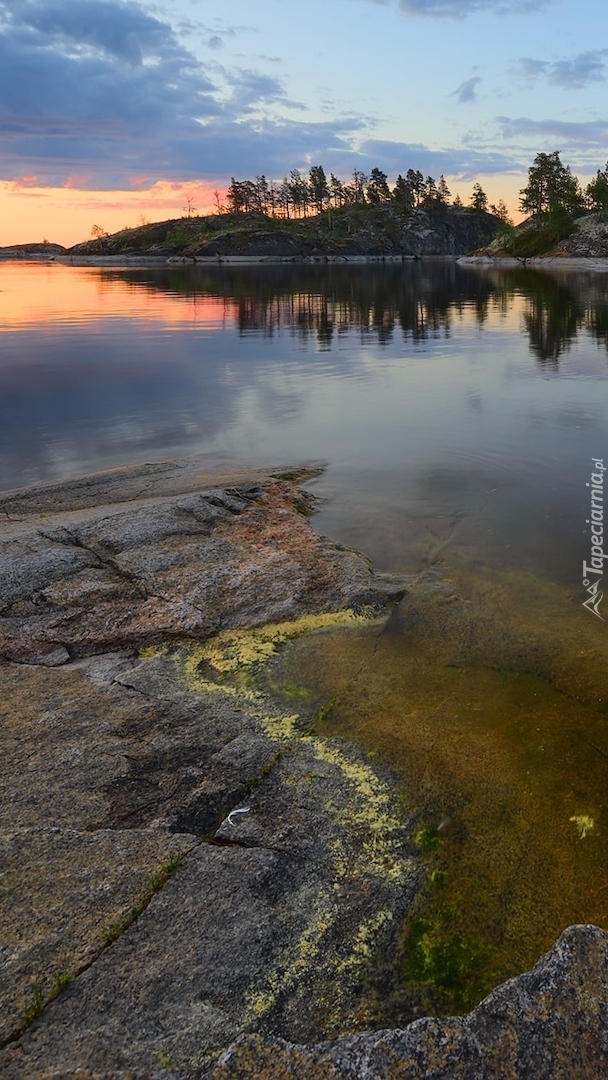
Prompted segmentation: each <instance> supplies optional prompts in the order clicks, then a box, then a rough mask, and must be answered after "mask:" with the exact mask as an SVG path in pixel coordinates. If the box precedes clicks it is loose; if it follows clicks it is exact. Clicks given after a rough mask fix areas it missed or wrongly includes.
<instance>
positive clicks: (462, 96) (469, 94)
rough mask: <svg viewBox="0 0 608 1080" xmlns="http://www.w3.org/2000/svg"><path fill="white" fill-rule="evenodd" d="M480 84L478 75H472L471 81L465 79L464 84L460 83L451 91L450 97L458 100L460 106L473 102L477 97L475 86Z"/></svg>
mask: <svg viewBox="0 0 608 1080" xmlns="http://www.w3.org/2000/svg"><path fill="white" fill-rule="evenodd" d="M480 82H481V79H480V77H479V75H474V76H473V78H472V79H466V81H465V82H461V84H460V86H457V87H456V89H455V90H453V91H452V93H451V94H450V97H455V98H458V101H459V102H460V104H461V105H464V104H466V102H468V101H475V99H476V97H477V86H478V84H479V83H480Z"/></svg>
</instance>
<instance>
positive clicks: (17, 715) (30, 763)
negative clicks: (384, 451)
mask: <svg viewBox="0 0 608 1080" xmlns="http://www.w3.org/2000/svg"><path fill="white" fill-rule="evenodd" d="M309 475H310V472H307V471H306V470H305V469H301V470H278V471H276V472H274V473H260V472H254V471H241V472H234V471H232V472H225V473H223V474H219V473H215V474H210V473H209V472H208V471H206V470H205V468H204V464H203V463H202V462H201V461H180V462H170V463H165V464H158V465H148V466H137V467H133V468H128V469H122V470H114V471H112V472H110V473H106V474H99V475H95V476H91V477H84V478H82V479H80V480H75V481H69V482H65V483H57V484H47V485H43V486H39V487H34V488H27V489H23V490H21V491H15V492H7V493H5V494H3V495H2V496H0V579H1V581H2V590H1V598H2V606H1V609H0V658H1V660H0V680H1V682H2V730H3V746H2V750H3V753H2V763H1V765H0V775H1V784H2V793H3V798H2V826H1V831H0V845H1V846H2V861H3V868H4V874H3V885H2V890H1V892H0V926H1V928H2V929H1V934H0V957H1V961H2V962H1V965H0V992H1V997H2V1002H3V1005H2V1012H1V1015H0V1038H1V1040H2V1047H3V1048H2V1050H0V1075H1V1076H3V1077H7V1078H8V1080H17V1078H25V1077H27V1078H28V1080H43V1078H45V1080H46V1078H50V1077H59V1076H61V1077H62V1078H64V1080H67V1078H71V1077H74V1078H75V1077H76V1076H78V1077H80V1078H83V1080H87V1078H88V1080H93V1078H95V1080H119V1078H121V1080H127V1078H131V1080H151V1078H155V1080H163V1078H164V1080H168V1078H169V1077H178V1078H182V1080H201V1078H203V1077H205V1078H208V1080H229V1078H230V1080H231V1078H234V1080H237V1078H239V1080H240V1078H248V1077H250V1078H251V1080H253V1078H254V1077H255V1078H263V1077H267V1078H273V1080H283V1078H284V1080H288V1078H289V1080H292V1078H293V1080H295V1078H296V1077H297V1078H304V1077H306V1078H319V1080H320V1078H321V1077H323V1078H330V1080H331V1078H336V1080H337V1078H347V1077H348V1078H354V1077H365V1078H370V1080H371V1078H374V1080H381V1078H387V1080H388V1078H389V1077H390V1078H397V1077H400V1078H404V1080H405V1078H408V1080H409V1078H414V1077H415V1078H418V1077H420V1078H422V1077H425V1078H428V1077H435V1078H436V1080H448V1077H449V1078H455V1077H462V1078H463V1080H464V1078H467V1080H469V1078H473V1077H479V1078H480V1080H481V1078H484V1080H485V1078H488V1080H490V1078H494V1077H495V1078H497V1080H498V1078H501V1077H505V1078H506V1077H521V1078H522V1080H523V1078H524V1077H531V1076H534V1077H535V1078H542V1077H547V1078H549V1077H551V1078H552V1080H559V1078H563V1080H566V1077H567V1078H568V1080H571V1078H572V1077H580V1078H586V1077H589V1078H591V1077H598V1076H601V1075H604V1073H605V1072H606V1068H607V1066H608V1031H607V1026H606V1020H605V1017H606V1010H607V1008H608V989H607V987H608V977H607V976H608V936H607V935H606V934H604V933H603V931H601V930H599V929H597V928H595V927H578V928H571V929H570V930H568V931H567V932H566V933H565V934H564V935H562V937H561V938H560V940H559V942H558V943H557V945H556V946H555V947H554V949H553V950H552V951H551V952H550V953H549V954H548V955H547V956H546V957H545V958H544V959H542V960H541V961H540V962H539V964H538V965H537V967H536V968H535V969H534V970H533V971H532V972H531V973H529V974H528V975H524V976H521V977H520V978H519V979H516V980H512V981H511V982H510V983H507V984H506V985H505V986H503V987H500V988H499V989H498V990H496V991H494V993H492V994H491V995H490V997H489V998H487V999H486V1000H485V1001H484V1002H482V1003H481V1004H480V1005H479V1006H478V1008H477V1009H476V1010H475V1011H474V1012H473V1013H472V1014H470V1015H469V1016H467V1017H461V1018H453V1019H448V1020H436V1019H432V1018H420V1019H418V1020H416V1021H415V1022H414V1023H413V1024H409V1026H408V1023H407V1018H404V1024H403V1025H399V1026H398V1027H395V1025H394V1023H393V1021H394V1019H395V1013H394V1010H393V1011H392V1012H391V997H392V994H393V990H394V983H395V978H396V966H395V956H396V954H397V953H398V950H399V947H400V946H399V943H400V940H401V926H402V925H403V922H404V920H405V918H406V917H407V915H408V913H409V912H410V910H411V907H412V904H413V902H414V900H415V898H416V896H417V894H418V892H419V890H420V888H421V885H422V883H423V880H424V876H425V871H424V866H423V862H422V860H421V859H420V851H419V848H418V847H417V844H416V842H415V835H416V808H415V807H414V806H411V805H409V804H408V800H407V793H405V797H404V792H403V791H400V790H399V788H398V785H397V781H396V778H395V777H394V776H392V774H391V773H390V772H389V771H388V770H386V769H384V768H383V767H381V766H379V765H378V764H377V763H372V761H370V760H369V759H368V758H366V756H365V755H364V754H363V753H362V752H361V751H360V750H359V749H357V748H356V747H355V746H354V745H352V744H351V743H349V742H348V741H346V740H344V739H337V738H329V737H327V736H324V735H323V731H322V728H323V716H324V714H325V712H326V711H327V709H328V708H330V707H331V702H330V701H326V700H321V699H314V698H311V697H306V696H302V695H301V693H300V691H299V689H298V688H297V687H287V688H283V689H282V690H281V689H280V688H278V687H276V686H273V681H272V678H267V679H266V680H260V679H259V678H257V679H256V673H257V674H259V673H260V672H263V671H264V670H267V669H268V668H269V667H270V669H271V668H272V662H273V659H272V658H273V656H274V654H275V652H276V650H277V649H280V648H283V647H286V646H287V645H288V643H289V641H290V640H292V639H293V638H295V637H297V636H300V635H304V634H309V635H327V634H333V633H343V634H349V633H355V634H356V633H357V632H358V630H359V628H360V627H361V626H365V627H366V628H368V629H369V627H370V626H371V627H376V628H377V631H376V632H377V633H378V634H380V633H382V630H383V627H384V624H385V622H386V618H387V615H388V613H389V612H390V609H391V607H392V605H394V604H395V603H396V602H397V601H398V600H399V598H400V596H402V595H403V593H404V591H405V590H407V589H408V588H409V583H408V580H407V579H395V578H393V577H389V576H386V575H382V574H378V573H376V572H375V571H374V570H373V567H372V566H371V565H370V564H369V562H368V560H367V559H366V558H365V557H364V556H363V555H361V554H360V553H358V552H355V551H352V550H349V549H345V548H343V547H341V546H340V545H338V544H335V543H333V542H332V541H331V540H329V539H327V538H326V537H320V536H318V535H317V534H316V533H315V532H314V530H313V529H312V528H311V525H310V522H309V520H308V517H309V513H310V511H311V509H312V497H311V495H310V494H309V493H308V492H307V490H306V488H305V487H303V486H302V485H303V484H304V483H305V481H306V478H307V476H309ZM387 1021H389V1022H388V1023H387ZM370 1030H371V1031H372V1032H373V1033H372V1034H370ZM366 1032H367V1033H366ZM235 1040H236V1042H235Z"/></svg>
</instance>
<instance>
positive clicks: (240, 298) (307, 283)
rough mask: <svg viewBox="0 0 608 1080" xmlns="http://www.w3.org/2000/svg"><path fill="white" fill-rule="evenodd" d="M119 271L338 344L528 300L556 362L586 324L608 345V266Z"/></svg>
mask: <svg viewBox="0 0 608 1080" xmlns="http://www.w3.org/2000/svg"><path fill="white" fill-rule="evenodd" d="M116 279H117V280H121V281H124V283H125V285H127V287H129V285H130V286H131V287H133V288H142V287H143V288H145V289H150V290H153V291H156V290H158V291H160V292H164V293H167V294H172V295H175V296H187V297H189V298H190V299H192V300H193V301H195V300H196V298H197V297H199V298H200V297H211V296H214V297H221V298H223V299H224V301H225V303H226V312H227V314H228V313H229V314H230V315H232V317H233V318H234V319H235V322H236V325H237V326H238V329H239V332H240V333H242V334H247V333H261V334H263V335H265V336H267V337H272V336H273V335H274V334H276V333H277V332H279V331H281V330H288V331H290V332H291V333H292V334H293V335H294V336H297V337H299V338H301V339H302V340H303V341H308V340H309V339H310V338H313V337H314V338H315V339H316V342H317V344H318V347H319V348H322V349H323V348H324V349H330V348H331V347H332V345H334V344H335V343H336V341H339V338H340V335H341V334H344V333H346V332H347V331H349V330H352V329H353V328H356V329H357V330H358V331H359V333H360V334H361V336H362V338H363V339H365V338H373V339H374V340H375V341H377V342H379V343H380V344H388V343H390V342H392V341H393V339H394V336H395V333H396V332H399V331H400V332H401V334H402V336H403V337H404V338H405V339H406V340H407V339H409V340H412V341H424V340H426V339H428V338H437V337H449V336H450V332H451V330H452V328H453V326H454V324H455V323H460V322H462V319H463V316H464V314H465V312H467V313H469V314H472V315H473V317H474V321H475V324H476V325H477V326H478V327H480V328H482V327H484V326H485V325H487V324H488V321H489V320H490V319H491V318H492V317H493V316H496V315H498V316H501V315H502V316H503V317H504V318H506V317H507V316H508V314H509V312H510V311H511V310H512V309H513V304H514V301H515V299H516V298H521V300H523V310H522V313H521V320H522V322H521V325H522V328H523V329H525V331H526V333H527V334H528V338H529V343H530V350H531V352H532V353H533V354H534V355H535V356H536V357H537V358H538V359H539V360H540V361H541V362H543V363H544V362H547V361H548V362H550V363H552V364H555V363H556V362H557V361H558V360H559V358H560V356H561V355H562V354H563V353H564V352H566V351H567V350H568V349H569V348H570V346H571V344H572V342H573V341H574V340H576V338H577V336H578V335H579V334H580V333H581V331H586V332H588V333H589V334H590V335H591V336H592V337H593V338H594V339H595V340H596V341H597V342H598V344H602V345H603V346H604V347H605V348H606V349H608V282H607V281H606V280H605V278H604V277H603V275H598V274H595V275H592V274H587V273H576V274H572V273H571V272H568V271H565V272H562V273H561V274H560V273H555V272H553V273H546V272H543V271H535V270H529V269H522V270H504V271H495V270H491V271H484V270H477V269H470V268H463V267H458V266H457V265H456V264H454V263H430V262H427V263H417V264H415V265H411V264H406V265H404V266H395V265H386V266H371V267H365V268H357V267H352V266H349V267H346V266H344V267H341V266H297V267H290V266H288V267H285V266H281V267H259V266H255V267H239V268H235V267H230V266H226V267H222V268H221V269H219V270H216V269H214V270H204V269H196V270H193V269H191V268H175V269H167V270H163V271H159V272H155V273H154V275H153V276H150V272H149V271H140V272H125V271H122V272H119V273H118V274H117V275H116Z"/></svg>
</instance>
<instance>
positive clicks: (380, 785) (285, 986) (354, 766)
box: [141, 610, 414, 1019]
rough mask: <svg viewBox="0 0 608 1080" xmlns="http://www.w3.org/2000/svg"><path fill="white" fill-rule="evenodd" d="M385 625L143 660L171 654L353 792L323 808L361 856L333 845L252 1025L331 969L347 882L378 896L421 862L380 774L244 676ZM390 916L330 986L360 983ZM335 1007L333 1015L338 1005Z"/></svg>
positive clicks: (269, 630)
mask: <svg viewBox="0 0 608 1080" xmlns="http://www.w3.org/2000/svg"><path fill="white" fill-rule="evenodd" d="M384 621H385V620H380V619H378V617H377V615H371V614H370V615H365V614H364V615H359V614H356V613H354V612H353V611H351V610H347V611H340V612H330V613H325V614H321V615H308V616H304V617H302V618H300V619H297V620H294V621H291V622H283V623H275V624H272V625H268V626H264V627H257V628H254V629H253V630H231V631H224V632H222V633H221V634H218V635H216V636H215V637H213V638H210V639H209V640H207V641H205V642H194V641H184V642H182V643H181V644H179V645H175V644H172V645H166V646H158V647H154V648H149V649H146V650H145V651H144V652H142V654H141V655H142V657H147V658H150V659H153V658H158V657H163V656H165V657H166V656H168V657H170V658H171V660H172V661H173V662H174V664H175V665H176V667H177V670H178V673H179V675H180V677H181V678H182V679H183V681H184V683H185V684H186V686H187V687H188V689H189V690H190V691H191V692H197V691H199V692H215V693H226V694H230V695H231V696H233V697H234V696H236V697H239V698H243V697H245V698H246V699H247V700H248V701H249V702H250V705H251V707H252V709H253V711H254V714H255V717H256V720H257V721H258V723H259V724H260V726H261V728H262V730H263V731H264V733H265V734H266V735H267V736H268V737H269V738H270V739H272V740H273V741H275V742H277V743H279V744H285V743H286V742H289V741H290V740H292V739H294V738H301V739H302V741H303V742H305V743H307V744H308V746H309V747H310V748H311V749H312V750H313V753H314V756H315V758H316V759H317V760H318V761H319V763H320V764H321V765H322V766H325V767H327V766H329V767H330V768H334V769H337V770H339V772H340V773H341V774H342V776H343V777H344V778H345V779H346V781H347V782H348V786H349V788H350V789H351V792H352V795H351V797H350V799H349V800H348V802H347V805H346V806H336V805H333V804H331V803H329V802H328V803H327V804H326V806H325V810H326V812H327V813H328V814H329V815H330V816H333V817H334V818H335V820H336V821H337V823H338V824H339V825H340V826H341V827H342V828H344V829H345V830H346V835H348V833H349V832H350V831H351V830H352V831H353V832H354V834H355V835H356V837H357V842H356V843H355V844H354V845H353V852H350V851H349V850H347V846H346V844H345V843H344V842H343V841H342V840H340V839H337V840H336V841H334V842H333V844H332V845H331V848H330V850H331V861H332V874H331V876H330V880H331V884H328V886H327V891H326V892H324V891H323V890H322V891H321V892H320V894H319V895H318V896H317V897H316V900H315V903H314V905H313V908H312V910H310V911H309V907H310V898H309V897H306V898H303V899H302V903H301V904H300V905H297V904H296V905H295V906H296V907H297V908H298V910H299V913H300V914H302V913H304V914H305V925H304V926H303V928H302V931H301V934H300V937H299V939H298V940H297V942H296V943H295V944H294V945H293V946H291V947H290V948H289V949H288V950H287V951H286V952H285V954H284V955H283V956H282V957H281V958H280V959H279V960H278V962H277V964H276V966H275V968H274V969H273V970H272V971H271V973H270V974H269V975H268V977H267V979H266V981H265V985H264V986H263V987H262V988H261V989H256V990H255V991H251V992H250V993H249V994H248V995H247V997H246V1005H247V1010H248V1013H249V1016H250V1018H251V1019H259V1018H261V1017H262V1016H264V1015H266V1014H267V1013H268V1012H269V1011H270V1010H271V1009H272V1008H273V1007H274V1006H275V1004H276V1003H277V1000H278V998H279V997H280V996H281V995H282V994H284V993H285V992H289V991H291V990H293V988H294V987H295V986H296V984H297V982H298V981H299V980H300V979H301V978H302V977H303V976H304V975H305V973H306V972H307V971H308V970H310V969H311V967H312V966H313V965H318V964H319V963H327V962H328V961H327V957H326V956H325V955H324V953H323V949H322V944H323V941H324V939H325V938H326V936H327V935H328V934H329V933H330V932H331V930H332V929H333V928H334V926H335V924H336V920H337V918H338V914H339V906H338V902H337V901H338V899H339V896H340V892H341V890H342V889H343V888H344V887H345V885H346V886H347V887H348V888H352V887H353V883H355V882H357V881H359V882H362V883H363V882H364V883H366V884H365V888H366V890H367V888H368V887H370V890H371V894H372V895H373V879H374V877H376V878H381V879H383V880H385V881H390V882H392V883H401V882H402V883H405V881H406V878H407V877H408V875H409V874H410V873H411V871H412V869H413V867H414V862H413V860H412V859H411V858H410V857H408V856H407V855H405V854H404V852H403V850H402V844H403V835H402V833H403V829H402V822H401V818H400V816H399V814H398V813H397V812H396V811H395V807H394V802H395V800H394V797H393V795H392V794H391V792H390V791H389V789H388V788H387V786H386V784H385V783H384V782H383V781H382V780H381V779H380V777H378V776H377V775H376V773H375V772H374V771H373V769H372V768H371V767H369V766H367V765H365V763H364V762H362V761H357V760H353V759H352V758H350V757H349V756H348V755H347V754H346V753H344V752H343V751H342V750H341V749H340V748H339V747H338V746H336V745H335V744H332V743H328V741H327V740H326V739H325V738H323V737H318V736H311V735H302V733H301V732H300V731H298V721H299V719H300V718H299V714H298V713H289V714H281V713H280V712H276V713H274V714H268V713H267V712H266V711H265V710H264V704H265V695H264V694H263V693H262V692H260V691H259V690H258V689H256V687H255V683H254V682H251V681H247V682H243V679H242V678H241V676H242V674H243V672H247V669H249V668H252V667H255V666H256V665H258V664H259V663H264V662H265V661H268V660H269V659H270V658H271V657H272V656H273V655H274V654H275V653H276V650H277V648H278V647H279V646H282V645H284V644H286V643H287V642H290V641H293V640H295V639H297V638H300V637H302V636H313V637H316V638H317V639H319V638H320V639H322V638H323V637H324V636H325V634H326V633H327V632H329V631H333V632H336V631H340V632H342V633H343V632H344V631H345V630H346V629H353V628H355V629H361V628H362V627H365V628H366V629H367V630H368V631H369V630H371V631H372V632H374V633H376V634H377V632H378V627H379V626H380V627H381V626H383V625H384ZM214 673H217V675H219V676H220V681H216V679H215V677H214ZM293 685H296V686H297V688H298V693H297V696H298V697H307V696H309V693H308V691H307V689H306V687H303V686H302V685H301V684H300V683H299V682H297V683H295V684H292V686H293ZM289 696H292V697H293V696H294V695H289ZM332 707H333V702H332ZM330 711H331V707H328V708H325V709H322V710H321V712H320V714H319V716H320V718H321V719H325V718H326V717H327V715H329V712H330ZM304 779H305V780H306V779H307V778H306V777H304ZM310 779H311V780H312V779H314V776H312V775H311V777H310ZM297 782H298V780H297V778H296V779H294V781H293V783H294V784H297ZM370 879H371V882H372V883H371V885H370ZM392 918H393V914H392V912H391V911H389V910H381V911H379V912H376V913H374V914H373V915H372V916H370V917H368V918H367V919H365V920H363V921H362V922H361V923H360V924H359V925H354V926H353V928H352V930H351V931H349V933H348V935H347V937H346V939H345V940H344V941H343V946H342V949H341V958H340V960H336V961H334V971H333V973H330V981H331V980H332V979H333V980H334V981H335V980H338V982H339V980H342V981H343V982H344V983H345V984H346V982H347V981H350V982H352V981H353V980H358V979H359V978H360V977H361V974H362V972H363V971H364V970H365V969H366V968H367V967H369V964H370V962H371V960H372V958H373V953H374V941H375V939H376V937H377V935H378V934H379V932H380V931H381V929H382V927H383V926H385V925H386V923H387V922H389V921H391V920H392ZM337 985H338V983H336V986H337ZM328 1009H331V1005H330V1004H328Z"/></svg>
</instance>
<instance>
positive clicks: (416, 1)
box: [399, 0, 552, 19]
mask: <svg viewBox="0 0 608 1080" xmlns="http://www.w3.org/2000/svg"><path fill="white" fill-rule="evenodd" d="M548 3H552V0H399V7H400V8H401V10H402V11H404V12H406V13H407V14H408V15H426V16H430V17H431V18H436V19H445V18H449V19H464V18H466V16H467V15H474V14H475V13H476V12H480V11H491V12H494V13H495V14H497V15H509V14H515V13H518V12H529V11H537V10H538V9H539V8H541V7H545V6H546V5H547V4H548Z"/></svg>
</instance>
